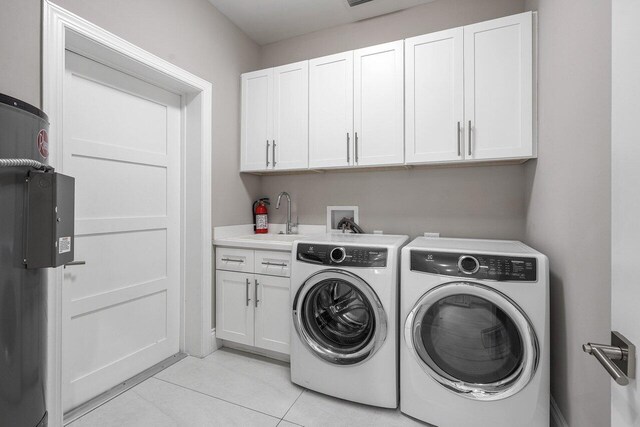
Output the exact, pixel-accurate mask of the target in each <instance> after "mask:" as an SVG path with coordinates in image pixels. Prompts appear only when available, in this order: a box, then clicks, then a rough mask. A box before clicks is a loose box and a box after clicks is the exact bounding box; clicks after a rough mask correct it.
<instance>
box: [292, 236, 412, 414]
mask: <svg viewBox="0 0 640 427" xmlns="http://www.w3.org/2000/svg"><path fill="white" fill-rule="evenodd" d="M407 240H408V237H407V236H391V235H371V234H327V235H324V236H317V237H314V238H313V240H307V241H299V242H296V243H295V244H294V247H293V255H294V260H293V263H292V268H291V306H292V328H291V330H292V332H291V380H292V381H293V382H294V383H296V384H299V385H301V386H303V387H305V388H308V389H311V390H315V391H318V392H320V393H324V394H328V395H331V396H334V397H339V398H342V399H346V400H350V401H353V402H359V403H364V404H368V405H374V406H380V407H385V408H397V407H398V350H397V348H398V329H399V328H398V323H397V316H398V287H399V270H400V269H399V262H400V248H401V247H402V245H404V244H405V243H406V242H407Z"/></svg>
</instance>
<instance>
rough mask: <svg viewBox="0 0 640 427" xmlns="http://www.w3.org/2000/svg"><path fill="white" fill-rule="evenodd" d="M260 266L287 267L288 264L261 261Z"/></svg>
mask: <svg viewBox="0 0 640 427" xmlns="http://www.w3.org/2000/svg"><path fill="white" fill-rule="evenodd" d="M262 265H266V266H267V267H287V266H288V265H289V264H287V263H284V262H282V263H278V262H269V261H263V262H262Z"/></svg>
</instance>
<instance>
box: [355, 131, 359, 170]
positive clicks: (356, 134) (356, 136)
mask: <svg viewBox="0 0 640 427" xmlns="http://www.w3.org/2000/svg"><path fill="white" fill-rule="evenodd" d="M355 138H356V141H355V143H356V145H355V150H356V156H355V157H356V163H358V160H359V159H358V132H356V133H355Z"/></svg>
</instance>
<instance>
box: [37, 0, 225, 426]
mask: <svg viewBox="0 0 640 427" xmlns="http://www.w3.org/2000/svg"><path fill="white" fill-rule="evenodd" d="M42 6H43V13H42V16H43V28H42V107H43V110H44V111H46V112H47V114H48V116H49V119H50V121H51V125H50V133H49V135H50V138H49V151H50V153H51V154H50V158H49V162H50V164H51V165H52V166H53V167H54V168H56V170H58V171H59V172H63V173H64V169H63V167H62V166H63V165H62V153H61V152H62V150H63V149H64V147H63V144H62V141H63V135H64V129H63V126H62V123H63V120H62V118H63V91H64V75H65V50H67V49H68V50H72V51H74V52H76V53H79V54H81V55H83V56H85V57H87V58H90V59H92V60H96V61H98V62H100V63H102V64H105V65H107V66H109V67H111V68H114V69H116V70H119V71H122V72H125V73H127V74H129V75H132V76H134V77H137V78H139V79H141V80H144V81H147V82H149V83H152V84H154V85H156V86H159V87H161V88H163V89H165V90H168V91H170V92H173V93H176V94H178V95H180V96H181V99H182V102H181V104H182V105H181V153H182V158H181V172H180V174H181V196H180V198H181V201H180V203H181V207H180V211H181V220H180V279H181V285H180V287H181V290H180V298H181V308H180V311H181V313H180V319H181V325H180V351H182V352H185V353H187V354H190V355H193V356H196V357H205V356H206V355H208V354H210V353H211V352H212V351H213V349H214V346H215V341H214V340H213V339H212V335H211V311H212V305H211V304H212V289H211V284H212V269H211V268H212V260H211V254H212V247H211V230H212V227H211V224H212V218H211V199H212V195H211V188H212V179H211V178H212V176H211V164H212V152H211V130H212V129H211V126H212V91H213V88H212V84H211V83H210V82H208V81H206V80H203V79H201V78H199V77H197V76H195V75H193V74H191V73H189V72H187V71H185V70H183V69H181V68H179V67H177V66H175V65H173V64H171V63H169V62H167V61H165V60H163V59H161V58H158V57H157V56H155V55H153V54H151V53H149V52H147V51H145V50H143V49H141V48H139V47H137V46H134V45H133V44H131V43H129V42H127V41H126V40H124V39H122V38H120V37H118V36H115V35H114V34H111V33H109V32H108V31H106V30H104V29H102V28H100V27H98V26H96V25H94V24H92V23H90V22H88V21H87V20H85V19H83V18H81V17H79V16H77V15H75V14H73V13H71V12H69V11H67V10H65V9H63V8H61V7H60V6H57V5H55V4H53V3H52V2H51V1H50V0H43V2H42ZM187 164H188V165H189V168H187V167H186V165H187ZM187 181H188V182H189V183H190V186H189V187H188V188H187V186H186V182H187ZM194 187H195V188H194ZM187 190H188V191H187ZM187 253H188V254H189V256H188V257H187V256H186V254H187ZM47 279H48V285H47V288H48V289H47V291H48V295H47V319H48V324H47V365H46V381H45V393H46V400H47V402H48V405H47V406H48V411H49V422H50V425H51V426H53V427H57V426H62V425H63V409H62V390H63V384H62V346H61V341H62V339H63V331H62V325H63V319H62V288H61V287H62V270H61V269H51V270H50V271H49V273H48V275H47Z"/></svg>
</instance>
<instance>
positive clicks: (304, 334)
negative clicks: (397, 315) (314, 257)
mask: <svg viewBox="0 0 640 427" xmlns="http://www.w3.org/2000/svg"><path fill="white" fill-rule="evenodd" d="M293 317H294V318H293V320H294V326H295V329H296V332H297V333H298V336H299V337H300V339H301V340H302V342H303V344H305V345H306V346H307V347H308V348H309V349H310V350H311V351H312V352H313V353H314V354H315V355H316V356H318V357H320V358H321V359H323V360H325V361H328V362H330V363H334V364H340V365H353V364H357V363H361V362H363V361H364V360H366V359H368V358H369V357H371V356H372V355H373V354H374V353H375V352H376V351H377V350H378V348H379V347H380V345H381V344H382V342H384V340H385V338H386V315H385V313H384V310H383V308H382V304H381V303H380V300H379V299H378V297H377V296H376V295H375V292H373V290H372V289H371V287H370V286H369V285H367V284H366V282H364V281H363V280H362V279H360V278H359V277H357V276H356V275H354V274H351V273H348V272H344V271H337V270H328V271H326V270H325V271H323V272H321V273H317V274H315V275H313V276H311V277H310V278H309V279H308V280H307V281H306V282H305V284H304V285H303V286H302V287H301V288H300V290H299V291H298V294H297V295H296V298H295V301H294V313H293Z"/></svg>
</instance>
